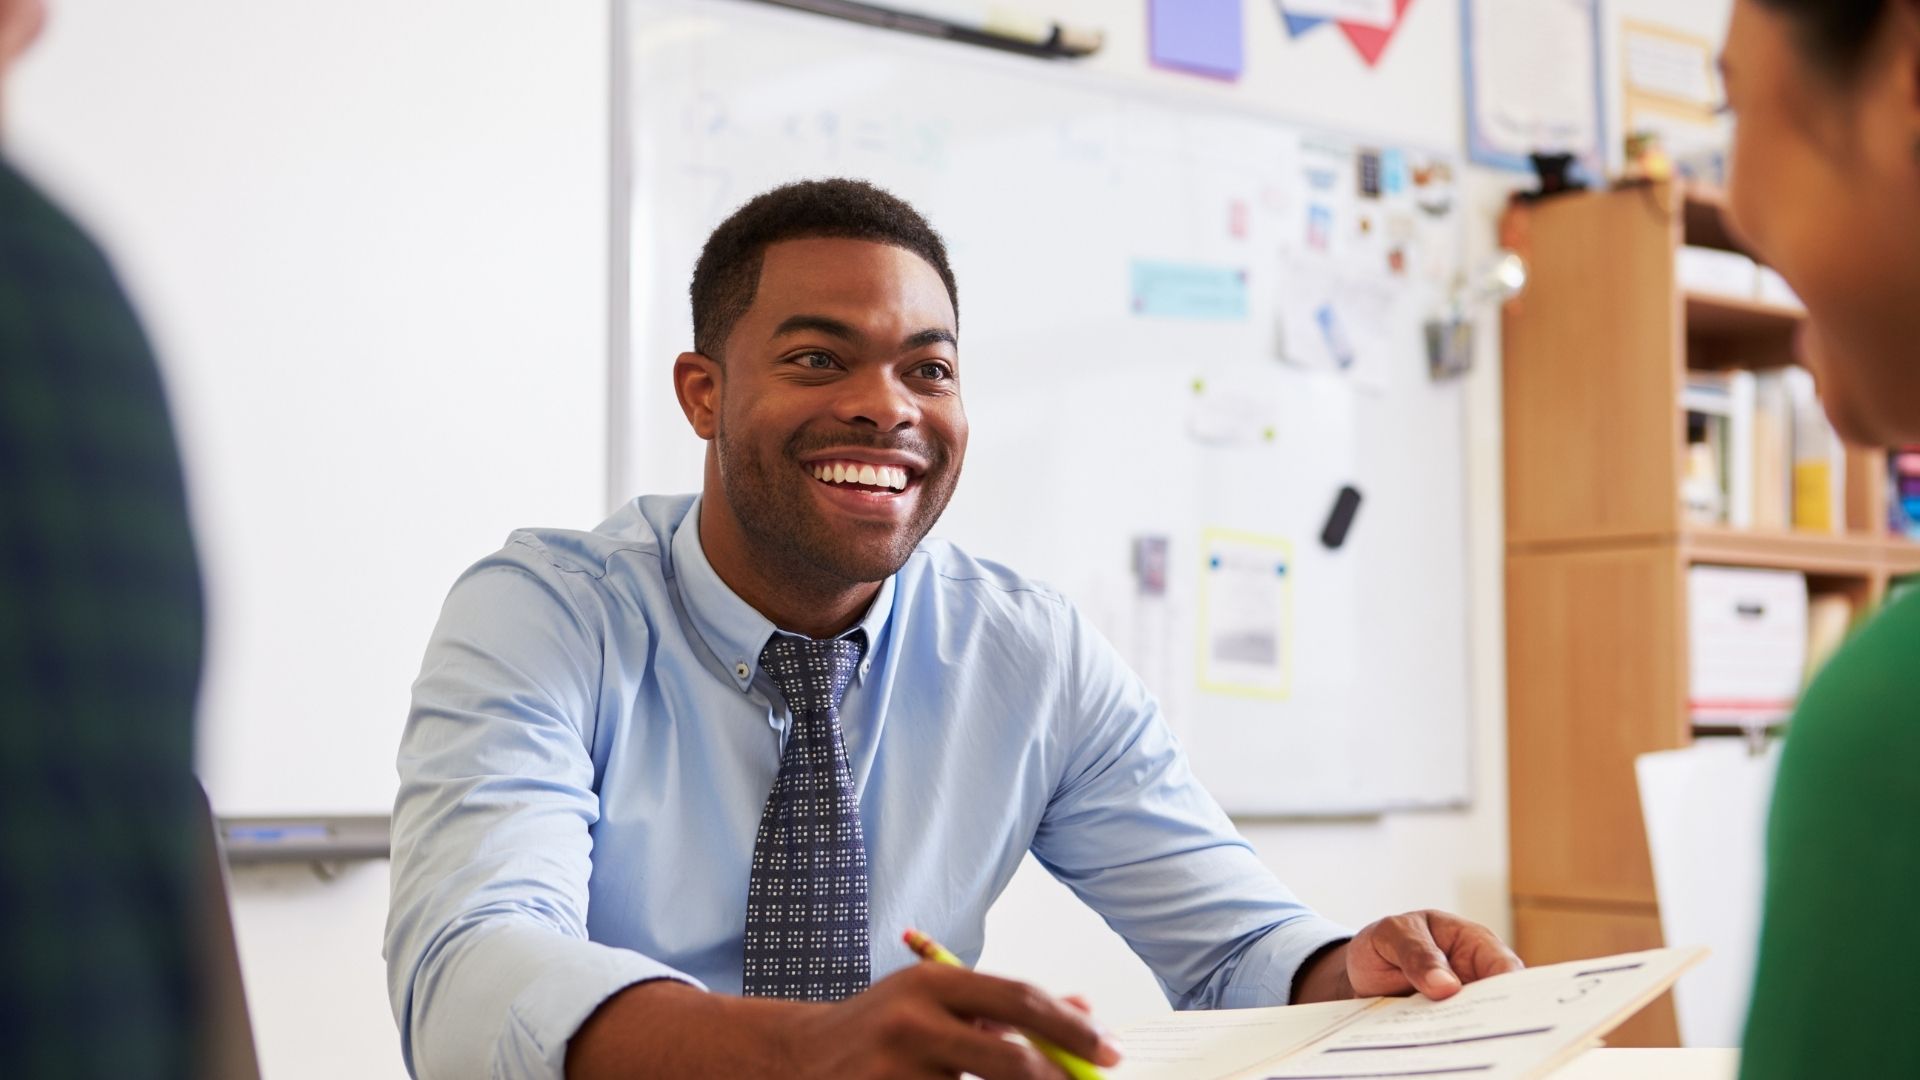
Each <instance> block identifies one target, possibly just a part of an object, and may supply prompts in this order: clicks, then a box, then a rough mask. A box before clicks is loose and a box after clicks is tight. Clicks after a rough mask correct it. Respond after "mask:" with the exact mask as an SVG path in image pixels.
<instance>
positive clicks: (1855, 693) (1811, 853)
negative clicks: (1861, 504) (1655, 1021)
mask: <svg viewBox="0 0 1920 1080" xmlns="http://www.w3.org/2000/svg"><path fill="white" fill-rule="evenodd" d="M1916 676H1920V594H1915V595H1908V596H1905V597H1903V598H1901V599H1900V600H1897V601H1895V602H1894V603H1893V604H1891V605H1889V606H1888V607H1887V608H1886V610H1884V611H1883V612H1881V613H1880V615H1879V616H1878V617H1876V618H1875V619H1873V620H1872V621H1871V622H1870V623H1869V624H1868V625H1867V626H1866V627H1865V628H1864V629H1862V630H1861V631H1860V632H1859V633H1858V634H1857V635H1855V637H1854V638H1853V640H1852V641H1849V642H1848V643H1847V644H1846V645H1845V646H1844V647H1843V648H1842V649H1841V650H1840V652H1839V653H1838V654H1837V655H1835V656H1834V658H1833V660H1832V661H1831V662H1830V663H1828V665H1827V667H1826V669H1825V670H1823V671H1822V672H1821V673H1820V675H1819V677H1818V678H1816V679H1815V680H1814V682H1813V685H1812V686H1811V687H1809V688H1808V689H1807V693H1806V697H1805V698H1804V700H1802V701H1801V703H1800V709H1799V712H1798V713H1797V714H1796V715H1795V716H1794V720H1793V727H1792V730H1791V733H1790V734H1789V735H1788V736H1787V741H1786V746H1785V748H1784V749H1783V751H1782V753H1781V759H1780V776H1779V780H1778V781H1777V782H1776V786H1775V788H1774V795H1773V817H1772V822H1771V824H1770V826H1769V831H1768V838H1767V896H1766V914H1765V918H1764V921H1763V925H1762V928H1761V934H1760V963H1759V970H1758V971H1757V972H1756V974H1755V980H1754V993H1753V1008H1752V1011H1751V1013H1750V1014H1749V1016H1748V1018H1747V1034H1746V1040H1745V1049H1744V1052H1743V1054H1742V1058H1741V1068H1740V1075H1741V1077H1742V1078H1744V1080H1759V1078H1763V1077H1776V1076H1777V1077H1815V1076H1822V1077H1823V1076H1834V1077H1920V1038H1916V1037H1915V1031H1914V1024H1913V1023H1912V1017H1913V1013H1914V1010H1913V1006H1912V1004H1911V1001H1912V998H1911V995H1912V993H1913V985H1914V980H1915V977H1916V974H1920V928H1916V925H1915V922H1914V909H1915V904H1916V901H1920V678H1916Z"/></svg>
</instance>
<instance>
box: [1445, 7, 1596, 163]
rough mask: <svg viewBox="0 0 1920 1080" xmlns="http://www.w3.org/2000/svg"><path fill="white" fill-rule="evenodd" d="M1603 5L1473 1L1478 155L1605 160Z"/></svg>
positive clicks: (1512, 159) (1469, 14)
mask: <svg viewBox="0 0 1920 1080" xmlns="http://www.w3.org/2000/svg"><path fill="white" fill-rule="evenodd" d="M1598 10H1599V0H1467V6H1466V15H1465V18H1466V22H1467V34H1468V39H1467V49H1466V55H1467V57H1468V58H1469V67H1468V70H1467V79H1468V80H1469V95H1468V99H1467V100H1468V102H1469V115H1468V133H1467V149H1468V152H1469V153H1470V154H1471V155H1472V156H1473V159H1474V160H1475V161H1479V162H1481V163H1483V164H1489V165H1501V166H1504V167H1507V168H1524V167H1525V165H1526V160H1527V157H1526V155H1527V153H1528V151H1531V150H1548V151H1551V150H1563V151H1566V152H1568V153H1571V154H1574V155H1576V156H1578V157H1580V158H1582V159H1583V160H1584V161H1586V162H1587V164H1588V165H1589V166H1590V167H1595V166H1597V165H1598V164H1599V163H1600V162H1602V161H1604V160H1605V158H1606V148H1605V147H1604V146H1602V145H1601V131H1602V127H1601V118H1600V83H1599V78H1598V68H1597V66H1596V65H1597V64H1598V57H1597V56H1596V55H1595V38H1596V36H1597V35H1598V34H1599V21H1598V19H1597V17H1596V15H1597V12H1598Z"/></svg>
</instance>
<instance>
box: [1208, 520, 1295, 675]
mask: <svg viewBox="0 0 1920 1080" xmlns="http://www.w3.org/2000/svg"><path fill="white" fill-rule="evenodd" d="M1201 545H1202V548H1203V550H1204V552H1205V558H1206V563H1205V565H1204V566H1203V567H1202V568H1201V592H1200V688H1201V689H1202V690H1210V691H1212V692H1214V693H1217V694H1240V695H1246V696H1250V697H1269V698H1284V697H1286V696H1287V694H1288V691H1289V690H1290V689H1291V684H1292V676H1293V664H1292V660H1291V657H1292V652H1293V627H1292V619H1293V546H1292V545H1291V544H1288V543H1287V542H1286V541H1285V540H1282V539H1280V538H1278V537H1273V536H1258V535H1255V534H1252V533H1243V532H1235V531H1233V530H1231V529H1208V530H1206V532H1205V534H1204V535H1203V536H1202V537H1201Z"/></svg>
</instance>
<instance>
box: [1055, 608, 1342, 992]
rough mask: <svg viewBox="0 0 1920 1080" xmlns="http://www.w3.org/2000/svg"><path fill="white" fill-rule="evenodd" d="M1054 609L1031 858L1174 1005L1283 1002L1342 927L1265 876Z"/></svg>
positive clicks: (1097, 649)
mask: <svg viewBox="0 0 1920 1080" xmlns="http://www.w3.org/2000/svg"><path fill="white" fill-rule="evenodd" d="M1067 611H1068V614H1067V617H1066V619H1065V622H1064V624H1063V627H1062V630H1061V633H1062V635H1063V638H1064V640H1062V641H1061V642H1060V646H1059V647H1060V649H1061V653H1060V655H1062V656H1063V657H1065V658H1066V659H1067V665H1066V666H1067V669H1068V670H1067V672H1066V674H1065V680H1066V683H1065V687H1064V693H1065V694H1066V695H1067V701H1066V706H1065V709H1064V713H1063V715H1064V716H1065V717H1066V725H1065V726H1066V728H1067V730H1066V731H1065V733H1064V737H1065V739H1066V740H1067V741H1066V745H1065V747H1064V750H1065V763H1066V764H1065V769H1064V771H1063V773H1062V778H1061V781H1060V783H1059V786H1058V787H1057V788H1056V790H1055V792H1054V794H1053V797H1052V799H1051V801H1050V802H1049V803H1048V806H1047V810H1046V813H1045V815H1044V817H1043V818H1042V820H1041V824H1040V827H1039V829H1038V831H1037V833H1036V834H1035V837H1034V842H1033V852H1034V855H1035V857H1036V858H1038V859H1039V860H1040V862H1041V864H1042V865H1044V866H1045V867H1046V868H1047V869H1048V870H1049V871H1051V872H1052V873H1053V875H1054V876H1055V877H1056V878H1059V879H1060V881H1062V882H1063V883H1064V884H1066V885H1067V886H1068V887H1069V888H1071V889H1072V890H1073V891H1074V893H1075V894H1076V895H1078V896H1079V897H1080V899H1081V900H1082V901H1084V902H1085V903H1086V904H1088V905H1089V906H1090V907H1092V908H1093V909H1094V910H1096V911H1098V912H1099V913H1100V914H1101V916H1102V917H1104V918H1105V919H1106V921H1107V925H1109V926H1111V927H1113V929H1114V930H1115V931H1116V932H1118V933H1119V934H1120V936H1121V937H1123V938H1125V939H1126V941H1127V944H1128V945H1129V946H1131V947H1132V948H1133V951H1134V952H1135V953H1137V954H1138V955H1139V956H1140V958H1141V959H1142V960H1144V961H1146V963H1147V966H1148V967H1150V968H1152V969H1153V972H1154V974H1155V976H1156V977H1158V978H1159V980H1160V984H1161V987H1162V988H1163V989H1164V990H1165V991H1166V994H1167V1000H1168V1001H1170V1002H1172V1004H1173V1005H1174V1007H1175V1008H1179V1009H1233V1008H1250V1007H1254V1006H1263V1005H1284V1004H1287V1003H1288V1000H1289V998H1290V997H1291V995H1292V990H1293V980H1294V976H1295V974H1296V973H1297V972H1298V971H1299V969H1300V966H1301V964H1303V963H1304V962H1305V961H1306V960H1307V959H1308V958H1309V957H1311V956H1312V955H1313V954H1314V953H1316V952H1318V951H1320V950H1321V949H1323V948H1325V947H1327V946H1329V945H1333V944H1337V943H1338V942H1340V941H1342V940H1345V939H1347V938H1350V937H1352V936H1353V934H1352V931H1350V930H1347V929H1346V928H1344V927H1342V926H1339V925H1337V924H1335V923H1333V922H1330V921H1328V920H1326V919H1323V918H1321V917H1320V916H1319V915H1318V914H1316V913H1314V911H1313V910H1312V909H1310V908H1308V907H1307V906H1306V905H1304V904H1302V903H1301V902H1300V901H1299V900H1298V899H1296V898H1295V897H1294V895H1293V894H1292V893H1291V892H1289V891H1288V890H1287V888H1286V887H1285V886H1283V885H1282V884H1280V882H1279V881H1278V880H1276V879H1275V877H1274V876H1273V874H1272V872H1271V871H1269V870H1268V869H1267V868H1266V866H1265V865H1263V864H1262V863H1261V862H1260V860H1259V858H1258V857H1257V856H1255V855H1254V853H1253V849H1252V848H1251V847H1250V846H1249V845H1248V844H1247V842H1246V840H1245V839H1243V838H1242V837H1241V836H1240V834H1239V832H1238V831H1237V830H1235V829H1234V827H1233V823H1232V822H1231V821H1229V820H1228V819H1227V816H1226V814H1225V813H1224V812H1222V811H1221V809H1220V807H1219V804H1217V803H1215V802H1214V801H1213V797H1212V796H1211V795H1208V794H1207V792H1206V790H1205V789H1204V788H1202V787H1201V786H1200V784H1199V782H1198V781H1197V780H1195V779H1194V776H1193V773H1192V772H1191V771H1190V770H1189V769H1188V767H1187V759H1186V755H1185V753H1184V752H1182V751H1181V749H1180V746H1179V744H1178V743H1177V742H1176V741H1175V740H1174V738H1173V735H1172V733H1171V732H1169V731H1168V730H1167V726H1166V723H1165V721H1164V719H1163V718H1162V717H1161V715H1160V709H1159V706H1158V705H1157V704H1156V703H1155V702H1154V700H1153V698H1152V697H1151V696H1150V695H1149V694H1148V693H1147V691H1146V688H1145V687H1144V686H1143V685H1141V683H1140V681H1139V679H1138V678H1137V677H1135V676H1134V674H1133V673H1132V672H1131V671H1130V670H1128V669H1127V666H1126V664H1125V663H1124V662H1123V661H1122V660H1121V658H1120V657H1119V655H1118V654H1117V653H1116V652H1115V651H1114V649H1113V647H1112V646H1111V645H1109V644H1108V643H1107V641H1106V639H1105V638H1103V637H1101V636H1100V634H1099V632H1098V631H1096V630H1095V629H1094V628H1093V627H1092V626H1091V625H1089V624H1088V623H1087V622H1086V620H1085V619H1084V618H1082V617H1081V615H1080V614H1079V613H1078V612H1077V611H1074V610H1072V608H1071V607H1069V608H1068V609H1067Z"/></svg>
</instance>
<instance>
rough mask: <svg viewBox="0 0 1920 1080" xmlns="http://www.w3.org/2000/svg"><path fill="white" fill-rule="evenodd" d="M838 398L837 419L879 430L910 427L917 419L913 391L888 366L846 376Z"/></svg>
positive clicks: (918, 407)
mask: <svg viewBox="0 0 1920 1080" xmlns="http://www.w3.org/2000/svg"><path fill="white" fill-rule="evenodd" d="M845 386H846V392H845V393H844V394H842V395H841V397H840V401H839V409H840V419H842V420H844V421H846V422H847V423H849V424H853V425H855V426H863V425H871V426H873V427H876V428H879V429H880V430H881V431H899V430H901V429H903V428H909V427H912V426H913V425H914V424H915V423H916V422H918V421H919V419H920V403H919V401H918V400H917V399H916V398H915V397H914V395H913V391H912V390H911V389H910V388H909V387H908V386H907V385H906V383H905V382H904V381H902V380H901V379H900V378H899V376H897V375H896V374H894V372H893V370H892V369H891V368H889V367H884V366H879V367H875V368H872V369H869V370H867V371H864V372H861V373H860V374H859V375H858V376H856V377H854V378H852V379H849V380H848V381H847V382H846V384H845Z"/></svg>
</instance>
